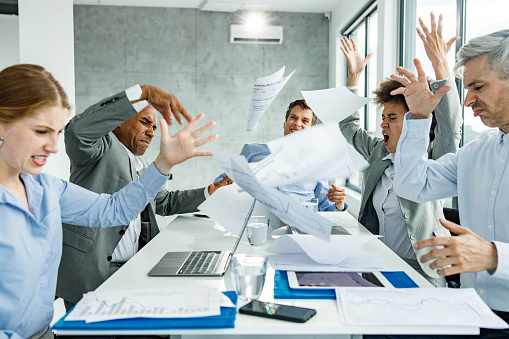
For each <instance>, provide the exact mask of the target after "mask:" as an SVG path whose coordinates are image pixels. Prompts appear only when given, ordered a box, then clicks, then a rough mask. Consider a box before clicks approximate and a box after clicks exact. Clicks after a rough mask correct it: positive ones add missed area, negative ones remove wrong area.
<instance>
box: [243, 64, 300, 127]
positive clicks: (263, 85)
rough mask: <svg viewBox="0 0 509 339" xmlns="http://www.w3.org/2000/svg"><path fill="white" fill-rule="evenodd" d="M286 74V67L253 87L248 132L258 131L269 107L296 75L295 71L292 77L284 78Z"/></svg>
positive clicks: (258, 80)
mask: <svg viewBox="0 0 509 339" xmlns="http://www.w3.org/2000/svg"><path fill="white" fill-rule="evenodd" d="M284 72H285V66H283V67H282V68H281V69H280V70H279V71H277V72H276V73H274V74H272V75H269V76H267V77H264V78H259V79H257V80H256V82H255V84H254V86H253V96H252V97H251V106H250V107H249V117H248V120H247V131H248V132H252V131H254V130H255V129H256V126H258V121H259V120H260V118H261V116H262V115H263V113H264V112H265V110H266V109H267V107H269V105H270V104H271V102H272V101H273V100H274V98H275V97H276V96H277V95H278V94H279V92H280V91H281V89H282V88H283V87H284V86H285V84H286V83H287V82H288V80H290V78H291V77H292V75H293V73H295V71H293V72H292V73H291V74H290V75H287V76H286V77H284V78H283V74H284Z"/></svg>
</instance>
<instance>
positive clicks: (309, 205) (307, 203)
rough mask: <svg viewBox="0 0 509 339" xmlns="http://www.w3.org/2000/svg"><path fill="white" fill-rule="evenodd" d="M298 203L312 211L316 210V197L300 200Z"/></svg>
mask: <svg viewBox="0 0 509 339" xmlns="http://www.w3.org/2000/svg"><path fill="white" fill-rule="evenodd" d="M300 204H301V205H302V206H304V207H306V208H307V209H310V210H311V211H313V212H315V213H316V212H318V198H311V199H308V200H302V201H301V202H300Z"/></svg>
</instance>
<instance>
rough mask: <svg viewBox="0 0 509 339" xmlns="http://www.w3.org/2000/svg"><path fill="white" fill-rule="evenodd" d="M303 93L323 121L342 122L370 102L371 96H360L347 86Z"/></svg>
mask: <svg viewBox="0 0 509 339" xmlns="http://www.w3.org/2000/svg"><path fill="white" fill-rule="evenodd" d="M301 93H302V96H303V97H304V99H305V100H306V103H307V104H308V106H309V107H311V109H312V110H313V112H315V114H316V116H317V117H318V118H319V119H320V120H321V121H322V122H323V123H326V122H340V121H341V120H343V119H345V118H346V117H348V116H350V115H352V114H353V113H354V112H356V111H358V110H359V109H360V108H361V107H363V106H364V105H366V104H367V103H368V102H369V98H365V97H361V96H358V95H357V94H354V93H352V92H350V91H349V90H348V89H347V88H346V87H345V86H340V87H337V88H329V89H322V90H318V91H301Z"/></svg>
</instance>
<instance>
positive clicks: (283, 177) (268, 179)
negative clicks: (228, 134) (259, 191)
mask: <svg viewBox="0 0 509 339" xmlns="http://www.w3.org/2000/svg"><path fill="white" fill-rule="evenodd" d="M267 147H268V148H269V150H270V152H271V154H269V155H268V156H267V157H266V158H264V159H263V160H261V161H258V162H254V163H250V164H249V165H250V166H251V168H252V170H253V173H254V174H255V175H256V177H257V178H258V179H259V180H260V181H261V182H263V183H267V184H268V185H270V186H273V187H277V186H282V185H292V184H302V183H306V182H310V181H318V180H322V179H333V178H341V177H343V178H347V177H350V176H351V175H352V174H354V173H356V172H357V171H359V170H361V169H363V168H364V167H366V166H367V165H368V164H367V162H366V161H365V160H364V159H363V158H362V157H360V156H357V152H355V150H354V149H353V148H352V146H350V145H349V144H348V142H347V141H346V140H345V138H344V137H343V135H342V134H341V132H340V130H339V127H338V124H336V123H329V124H324V125H320V126H315V127H313V128H306V129H304V130H302V131H299V132H296V133H292V134H289V135H287V136H284V137H282V138H278V139H275V140H272V141H270V142H268V143H267ZM349 148H351V150H349ZM352 152H353V153H352ZM351 155H353V156H351Z"/></svg>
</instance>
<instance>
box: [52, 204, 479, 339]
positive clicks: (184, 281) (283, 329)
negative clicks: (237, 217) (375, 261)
mask: <svg viewBox="0 0 509 339" xmlns="http://www.w3.org/2000/svg"><path fill="white" fill-rule="evenodd" d="M325 213H334V212H325ZM334 214H335V217H338V216H339V217H340V218H341V221H342V222H344V223H346V224H349V225H352V226H354V225H356V226H357V227H356V228H348V229H347V230H348V231H349V232H350V233H351V234H370V233H369V231H367V230H366V229H365V228H364V227H363V226H362V225H361V224H360V223H358V222H357V220H355V218H353V217H352V216H351V215H350V214H348V213H334ZM271 241H273V239H272V237H270V236H269V239H267V243H266V244H265V245H264V246H262V247H252V246H251V245H249V243H248V242H247V239H245V235H244V237H243V239H242V240H241V242H240V244H239V247H238V249H237V252H236V253H259V254H267V252H266V251H265V248H266V247H267V246H268V245H269V244H270V242H271ZM234 242H235V237H234V236H232V235H231V234H229V233H228V232H226V231H225V229H224V228H223V227H221V226H220V225H219V224H217V223H215V222H214V221H213V220H211V219H207V218H198V217H194V216H192V215H181V216H178V217H177V218H176V219H174V220H173V221H172V222H171V223H169V224H168V226H167V227H166V228H164V229H163V230H161V233H160V234H159V235H158V236H157V237H155V238H154V239H153V240H152V241H151V242H150V243H149V244H148V245H147V246H145V247H144V248H143V249H142V250H141V251H139V252H138V253H137V254H136V255H135V256H134V257H133V258H132V259H131V260H129V261H128V262H127V263H126V264H125V265H124V266H122V267H121V268H120V269H119V270H118V271H117V272H116V273H115V274H114V275H113V276H111V277H110V278H109V279H108V280H107V281H105V282H104V283H103V284H102V285H101V286H100V287H99V288H98V289H97V290H98V291H99V290H100V291H108V290H129V289H141V288H161V287H182V286H215V287H217V288H218V289H219V290H221V291H231V290H234V287H233V283H232V279H231V273H230V270H229V269H228V271H227V272H226V274H225V276H224V277H149V276H148V275H147V273H148V272H149V271H150V269H151V268H152V267H153V266H154V265H155V264H156V263H157V262H159V260H160V259H161V258H162V257H163V255H164V254H166V252H169V251H189V250H231V249H232V247H233V243H234ZM359 250H360V251H364V252H376V253H380V254H381V255H382V256H383V258H384V261H385V264H386V266H387V268H388V270H395V271H405V272H406V273H407V274H408V275H409V276H410V277H411V278H412V279H413V280H414V282H416V283H417V284H418V285H419V286H420V287H423V288H433V286H432V285H431V284H430V283H429V282H428V281H427V280H426V279H424V278H423V277H422V276H421V275H420V274H419V273H417V272H416V271H415V270H413V269H412V268H411V267H410V266H409V265H408V264H406V263H405V262H404V261H403V260H402V259H401V258H399V257H398V256H397V255H396V254H395V253H394V252H392V251H391V250H390V249H389V248H388V247H387V246H385V245H384V244H383V243H382V242H381V241H380V240H378V239H373V240H371V241H369V242H367V243H366V244H364V245H363V246H361V247H360V249H359ZM273 287H274V269H273V268H269V269H268V270H267V278H266V280H265V285H264V288H263V292H262V295H261V296H260V300H262V301H274V298H273ZM275 302H276V303H281V304H287V305H295V306H301V307H308V308H314V309H316V311H317V314H316V315H315V316H314V317H312V318H311V319H310V320H309V321H307V322H306V323H303V324H298V323H292V322H286V321H280V320H274V319H266V318H261V317H253V316H250V315H245V314H239V313H237V319H236V320H235V328H233V329H213V330H168V331H129V332H126V331H118V332H115V333H116V334H172V335H226V334H228V335H253V334H256V335H278V334H280V335H282V334H287V335H299V334H300V335H312V334H313V335H330V334H345V335H346V334H348V335H349V334H354V335H355V334H379V333H385V334H424V333H426V334H477V333H479V329H478V328H476V327H446V328H444V327H434V328H430V327H419V326H350V325H344V324H341V323H339V318H338V310H337V306H336V301H335V300H317V299H276V300H275ZM242 304H243V303H242V301H239V306H241V305H242ZM71 333H72V334H75V335H78V334H90V333H89V332H85V331H82V332H81V331H80V332H77V331H72V332H69V331H57V334H59V335H64V334H71ZM94 333H95V334H104V333H110V334H112V333H111V332H94ZM193 337H194V336H193Z"/></svg>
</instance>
